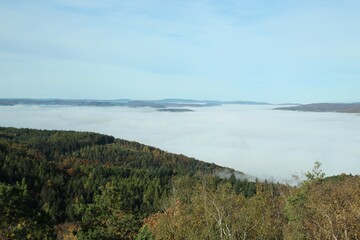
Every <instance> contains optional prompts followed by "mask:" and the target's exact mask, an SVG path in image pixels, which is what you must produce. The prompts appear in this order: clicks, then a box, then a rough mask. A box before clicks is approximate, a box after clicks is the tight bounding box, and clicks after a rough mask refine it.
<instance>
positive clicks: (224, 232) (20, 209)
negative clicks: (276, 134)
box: [0, 128, 360, 239]
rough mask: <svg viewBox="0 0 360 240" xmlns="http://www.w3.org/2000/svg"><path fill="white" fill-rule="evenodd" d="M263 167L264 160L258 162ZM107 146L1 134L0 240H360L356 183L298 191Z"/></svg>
mask: <svg viewBox="0 0 360 240" xmlns="http://www.w3.org/2000/svg"><path fill="white" fill-rule="evenodd" d="M264 157H265V156H264ZM222 169H223V168H221V167H219V166H216V165H214V164H209V163H205V162H201V161H197V160H195V159H192V158H188V157H185V156H182V155H176V154H170V153H167V152H164V151H161V150H159V149H156V148H153V147H149V146H145V145H142V144H139V143H136V142H129V141H125V140H121V139H115V138H114V137H111V136H106V135H101V134H96V133H88V132H72V131H45V130H43V131H42V130H31V129H15V128H0V239H56V238H57V239H359V238H360V211H359V209H360V198H359V196H360V178H359V177H358V176H348V175H341V176H335V177H331V178H324V175H323V173H322V172H321V169H320V164H319V163H317V164H316V165H315V167H314V169H313V171H312V172H308V174H307V177H306V179H305V180H304V181H303V182H301V183H300V184H299V185H298V186H289V185H284V184H275V183H269V182H266V181H265V182H249V181H247V180H238V179H236V178H235V175H232V176H231V177H230V178H229V179H221V178H218V177H216V175H215V174H214V173H215V172H217V171H221V170H222Z"/></svg>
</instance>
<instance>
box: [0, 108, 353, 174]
mask: <svg viewBox="0 0 360 240" xmlns="http://www.w3.org/2000/svg"><path fill="white" fill-rule="evenodd" d="M274 107H276V106H253V105H224V106H216V107H201V108H193V110H195V111H194V112H159V111H156V109H153V108H128V107H67V106H66V107H65V106H20V105H19V106H12V107H8V106H1V107H0V126H4V127H8V126H9V127H10V126H11V127H27V128H37V129H63V130H80V131H94V132H99V133H104V134H109V135H113V136H115V137H118V138H123V139H127V140H134V141H138V142H141V143H144V144H148V145H151V146H155V147H158V148H161V149H163V150H166V151H169V152H173V153H182V154H185V155H187V156H191V157H195V158H197V159H200V160H203V161H206V162H213V163H216V164H218V165H222V166H226V167H231V168H234V169H236V170H239V171H242V172H244V173H247V174H250V175H252V176H256V177H258V178H274V179H276V180H283V179H289V178H290V176H291V175H292V174H297V175H301V174H302V173H303V172H306V171H308V170H311V169H312V166H313V164H314V162H315V161H317V160H318V161H320V162H321V163H322V164H323V165H322V169H323V170H324V171H325V173H326V174H327V175H334V174H340V173H352V174H360V116H359V115H357V114H341V113H310V112H292V111H279V110H272V108H274Z"/></svg>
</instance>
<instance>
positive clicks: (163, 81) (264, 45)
mask: <svg viewBox="0 0 360 240" xmlns="http://www.w3.org/2000/svg"><path fill="white" fill-rule="evenodd" d="M359 12H360V1H358V0H353V1H351V0H342V1H333V0H327V1H322V0H318V1H314V0H312V1H307V0H301V1H300V0H299V1H298V0H273V1H268V0H223V1H212V0H181V1H178V0H176V1H175V0H173V1H169V0H166V1H165V0H148V1H146V0H133V1H131V0H127V1H121V0H108V1H106V0H46V1H45V0H44V1H36V0H34V1H26V0H17V1H14V0H1V1H0V32H1V33H0V86H1V88H0V98H4V97H34V98H76V99H77V98H94V99H118V98H132V99H161V98H194V99H213V100H254V101H267V102H272V103H281V102H302V103H309V102H355V101H360V14H359Z"/></svg>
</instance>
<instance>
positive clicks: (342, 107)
mask: <svg viewBox="0 0 360 240" xmlns="http://www.w3.org/2000/svg"><path fill="white" fill-rule="evenodd" d="M275 110H290V111H305V112H339V113H360V103H313V104H306V105H298V106H292V107H279V108H275Z"/></svg>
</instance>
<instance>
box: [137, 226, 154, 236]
mask: <svg viewBox="0 0 360 240" xmlns="http://www.w3.org/2000/svg"><path fill="white" fill-rule="evenodd" d="M136 240H155V236H154V234H152V233H151V232H150V230H149V228H148V226H147V225H145V226H143V227H142V228H140V230H139V234H138V235H137V237H136Z"/></svg>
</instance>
